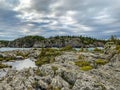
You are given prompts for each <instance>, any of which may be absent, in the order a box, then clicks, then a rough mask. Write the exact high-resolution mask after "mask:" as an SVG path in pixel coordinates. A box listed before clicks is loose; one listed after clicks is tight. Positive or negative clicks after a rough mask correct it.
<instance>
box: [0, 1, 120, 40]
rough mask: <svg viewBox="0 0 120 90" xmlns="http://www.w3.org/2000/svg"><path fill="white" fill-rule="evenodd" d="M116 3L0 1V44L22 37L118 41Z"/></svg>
mask: <svg viewBox="0 0 120 90" xmlns="http://www.w3.org/2000/svg"><path fill="white" fill-rule="evenodd" d="M119 3H120V1H119V0H111V1H109V0H100V1H99V0H0V40H9V41H11V40H15V39H17V38H21V37H25V36H30V35H31V36H36V35H39V36H43V37H45V38H48V37H51V36H52V37H54V36H57V35H59V36H80V35H82V36H83V37H91V38H96V39H105V40H106V39H109V38H110V36H111V35H116V36H117V37H118V38H120V30H119V28H120V18H119V17H120V5H119Z"/></svg>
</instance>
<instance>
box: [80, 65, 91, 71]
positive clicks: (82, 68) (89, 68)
mask: <svg viewBox="0 0 120 90" xmlns="http://www.w3.org/2000/svg"><path fill="white" fill-rule="evenodd" d="M80 69H81V70H83V71H89V70H91V69H92V66H83V67H81V68H80Z"/></svg>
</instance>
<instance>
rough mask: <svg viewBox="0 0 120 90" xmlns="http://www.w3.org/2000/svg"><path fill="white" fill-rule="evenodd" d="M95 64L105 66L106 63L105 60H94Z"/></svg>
mask: <svg viewBox="0 0 120 90" xmlns="http://www.w3.org/2000/svg"><path fill="white" fill-rule="evenodd" d="M95 62H96V64H98V65H105V64H106V63H108V61H107V60H103V59H98V60H96V61H95Z"/></svg>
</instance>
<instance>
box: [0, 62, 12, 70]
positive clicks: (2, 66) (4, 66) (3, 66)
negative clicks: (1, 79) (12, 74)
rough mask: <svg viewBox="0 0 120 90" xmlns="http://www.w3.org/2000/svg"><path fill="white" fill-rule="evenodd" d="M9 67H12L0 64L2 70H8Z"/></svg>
mask: <svg viewBox="0 0 120 90" xmlns="http://www.w3.org/2000/svg"><path fill="white" fill-rule="evenodd" d="M8 67H11V66H8V65H5V64H2V63H0V69H2V68H8Z"/></svg>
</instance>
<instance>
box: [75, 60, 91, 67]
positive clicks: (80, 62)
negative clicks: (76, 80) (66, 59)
mask: <svg viewBox="0 0 120 90" xmlns="http://www.w3.org/2000/svg"><path fill="white" fill-rule="evenodd" d="M75 65H77V66H79V67H83V66H89V65H90V63H89V62H87V61H77V62H75Z"/></svg>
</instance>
